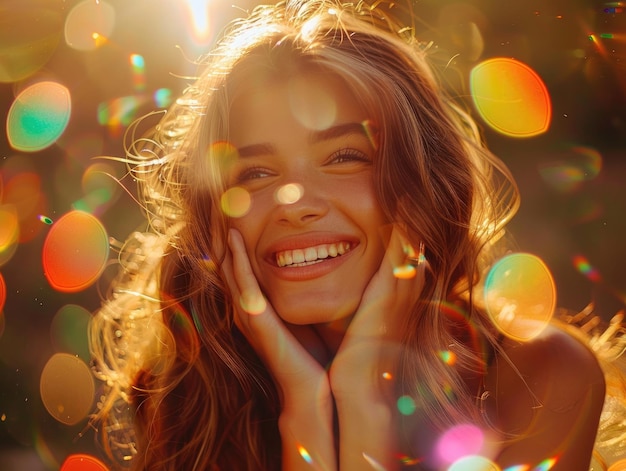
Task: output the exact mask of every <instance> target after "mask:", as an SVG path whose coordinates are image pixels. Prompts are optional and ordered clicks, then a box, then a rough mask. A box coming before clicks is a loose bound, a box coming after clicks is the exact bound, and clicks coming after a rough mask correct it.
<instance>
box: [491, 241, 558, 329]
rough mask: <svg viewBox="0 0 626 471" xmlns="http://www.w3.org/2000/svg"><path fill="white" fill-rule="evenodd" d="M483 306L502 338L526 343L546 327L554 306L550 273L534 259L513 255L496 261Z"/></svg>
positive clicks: (532, 256)
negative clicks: (503, 336) (506, 337)
mask: <svg viewBox="0 0 626 471" xmlns="http://www.w3.org/2000/svg"><path fill="white" fill-rule="evenodd" d="M484 292H485V304H486V308H487V312H488V314H489V316H490V318H491V320H492V322H493V323H494V325H495V326H496V327H497V328H498V329H499V330H500V331H501V332H502V333H503V334H505V335H506V336H508V337H511V338H513V339H516V340H520V341H526V340H531V339H532V338H534V337H536V336H537V335H539V334H540V333H541V332H543V330H544V329H545V328H546V327H547V325H548V323H549V322H550V320H551V318H552V314H553V313H554V308H555V306H556V288H555V284H554V280H553V279H552V275H551V273H550V270H549V269H548V267H547V266H546V265H545V263H544V262H543V261H542V260H541V259H540V258H539V257H537V256H535V255H531V254H528V253H516V254H512V255H508V256H506V257H504V258H502V259H500V260H499V261H498V262H497V263H496V264H495V265H494V266H493V267H492V268H491V270H490V272H489V274H488V276H487V279H486V281H485V288H484Z"/></svg>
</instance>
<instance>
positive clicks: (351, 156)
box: [329, 149, 372, 164]
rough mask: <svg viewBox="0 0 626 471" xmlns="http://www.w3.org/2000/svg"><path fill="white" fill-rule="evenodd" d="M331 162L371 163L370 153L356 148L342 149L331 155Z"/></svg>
mask: <svg viewBox="0 0 626 471" xmlns="http://www.w3.org/2000/svg"><path fill="white" fill-rule="evenodd" d="M329 160H330V161H329V163H330V164H340V163H344V162H365V163H371V162H372V159H371V157H370V156H369V155H367V154H366V153H364V152H361V151H359V150H356V149H342V150H340V151H337V152H335V153H334V154H333V155H331V156H330V159H329Z"/></svg>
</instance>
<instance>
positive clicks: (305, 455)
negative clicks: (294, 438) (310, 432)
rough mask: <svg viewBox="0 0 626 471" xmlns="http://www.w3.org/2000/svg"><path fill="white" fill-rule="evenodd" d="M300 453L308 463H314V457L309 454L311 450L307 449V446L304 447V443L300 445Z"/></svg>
mask: <svg viewBox="0 0 626 471" xmlns="http://www.w3.org/2000/svg"><path fill="white" fill-rule="evenodd" d="M298 453H300V456H302V459H303V460H304V461H306V462H307V463H308V464H313V458H311V455H309V452H308V451H306V448H304V447H303V446H302V445H298Z"/></svg>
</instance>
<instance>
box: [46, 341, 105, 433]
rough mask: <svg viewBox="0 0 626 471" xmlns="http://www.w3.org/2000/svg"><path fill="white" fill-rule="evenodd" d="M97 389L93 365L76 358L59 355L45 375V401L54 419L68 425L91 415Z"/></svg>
mask: <svg viewBox="0 0 626 471" xmlns="http://www.w3.org/2000/svg"><path fill="white" fill-rule="evenodd" d="M95 390H96V389H95V384H94V379H93V376H92V374H91V370H90V369H89V366H87V364H86V363H85V362H84V361H83V360H81V359H80V358H78V357H77V356H75V355H71V354H69V353H55V354H54V355H52V357H50V359H49V360H48V362H47V363H46V366H44V368H43V371H42V372H41V378H40V381H39V392H40V394H41V401H42V402H43V405H44V406H45V408H46V410H47V411H48V413H49V414H50V415H51V416H52V417H54V418H55V419H56V420H58V421H59V422H61V423H64V424H66V425H75V424H77V423H78V422H80V421H81V420H83V419H85V418H86V417H87V415H89V413H90V412H91V408H92V405H93V401H94V394H95Z"/></svg>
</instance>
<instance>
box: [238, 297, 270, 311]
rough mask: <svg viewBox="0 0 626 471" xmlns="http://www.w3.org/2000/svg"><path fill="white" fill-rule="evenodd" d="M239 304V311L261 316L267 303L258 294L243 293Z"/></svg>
mask: <svg viewBox="0 0 626 471" xmlns="http://www.w3.org/2000/svg"><path fill="white" fill-rule="evenodd" d="M239 304H240V305H241V309H243V310H244V311H245V312H247V313H248V314H252V315H258V314H262V313H263V311H265V309H266V308H267V301H265V298H264V297H263V295H262V294H260V293H243V294H242V295H241V299H240V300H239Z"/></svg>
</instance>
